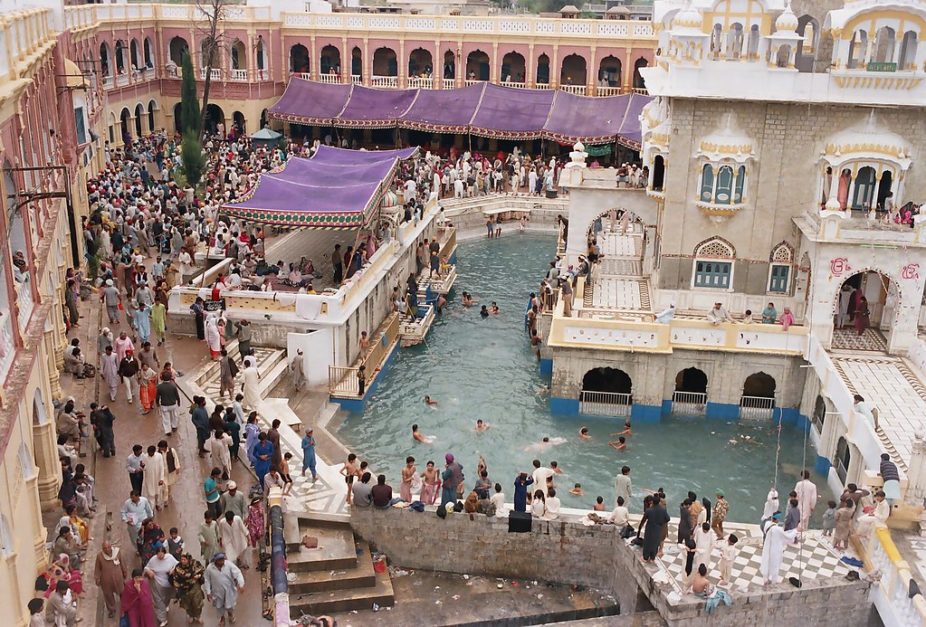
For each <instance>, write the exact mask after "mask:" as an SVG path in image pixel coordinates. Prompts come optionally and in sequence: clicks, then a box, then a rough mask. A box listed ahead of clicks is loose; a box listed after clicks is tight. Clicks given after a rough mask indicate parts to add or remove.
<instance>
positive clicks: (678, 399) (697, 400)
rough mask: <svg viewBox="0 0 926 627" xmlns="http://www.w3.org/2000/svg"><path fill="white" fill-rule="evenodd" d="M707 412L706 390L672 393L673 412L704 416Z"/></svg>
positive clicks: (683, 414)
mask: <svg viewBox="0 0 926 627" xmlns="http://www.w3.org/2000/svg"><path fill="white" fill-rule="evenodd" d="M706 412H707V394H706V393H705V392H683V391H681V390H676V391H675V392H673V393H672V413H673V414H677V415H682V416H703V415H704V414H705V413H706Z"/></svg>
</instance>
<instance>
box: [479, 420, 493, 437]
mask: <svg viewBox="0 0 926 627" xmlns="http://www.w3.org/2000/svg"><path fill="white" fill-rule="evenodd" d="M490 426H491V425H490V424H489V423H487V422H484V421H483V420H482V419H481V418H480V419H479V420H477V421H476V431H477V432H478V433H482V432H483V431H486V430H487V429H488V428H489V427H490Z"/></svg>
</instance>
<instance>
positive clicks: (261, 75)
mask: <svg viewBox="0 0 926 627" xmlns="http://www.w3.org/2000/svg"><path fill="white" fill-rule="evenodd" d="M257 80H260V81H266V80H270V72H269V71H268V70H267V69H266V68H264V69H262V70H257Z"/></svg>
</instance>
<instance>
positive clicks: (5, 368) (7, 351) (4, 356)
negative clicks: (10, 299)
mask: <svg viewBox="0 0 926 627" xmlns="http://www.w3.org/2000/svg"><path fill="white" fill-rule="evenodd" d="M15 356H16V345H15V344H14V343H13V318H12V317H11V316H10V312H9V311H0V381H4V380H6V375H7V373H8V372H9V371H10V366H11V365H12V364H13V358H14V357H15Z"/></svg>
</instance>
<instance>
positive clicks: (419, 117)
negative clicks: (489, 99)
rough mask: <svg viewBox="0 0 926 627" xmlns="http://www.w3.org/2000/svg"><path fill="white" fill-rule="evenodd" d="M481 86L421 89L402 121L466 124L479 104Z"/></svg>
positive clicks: (446, 124) (440, 124)
mask: <svg viewBox="0 0 926 627" xmlns="http://www.w3.org/2000/svg"><path fill="white" fill-rule="evenodd" d="M482 87H483V86H482V85H469V86H467V87H461V88H459V89H422V90H421V93H420V94H419V96H418V99H417V100H415V103H414V104H413V105H412V106H411V108H410V109H409V110H408V112H407V113H406V114H405V115H404V116H402V121H403V122H409V123H412V124H422V125H428V126H468V125H469V121H470V120H471V119H472V118H473V113H475V112H476V107H477V106H478V105H479V98H480V97H481V96H482Z"/></svg>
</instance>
